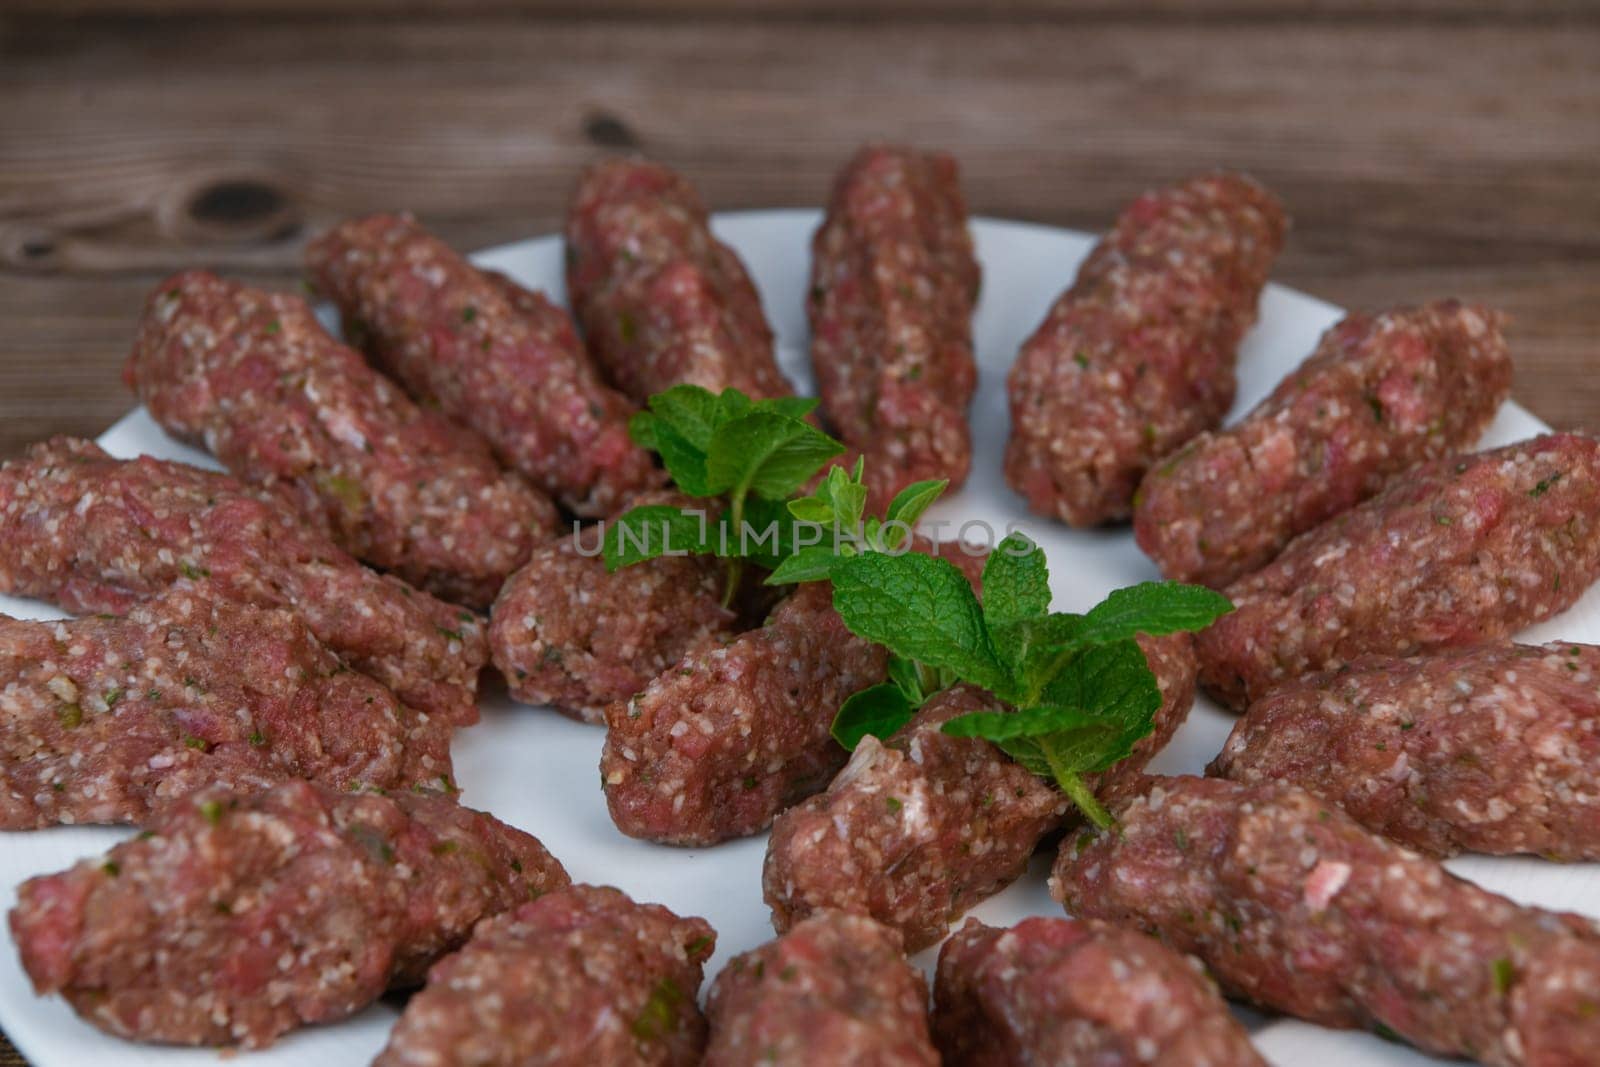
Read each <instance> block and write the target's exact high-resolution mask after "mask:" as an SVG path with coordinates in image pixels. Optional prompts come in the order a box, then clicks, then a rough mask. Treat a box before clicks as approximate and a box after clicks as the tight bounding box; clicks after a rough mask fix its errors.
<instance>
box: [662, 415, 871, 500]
mask: <svg viewBox="0 0 1600 1067" xmlns="http://www.w3.org/2000/svg"><path fill="white" fill-rule="evenodd" d="M657 436H658V438H659V437H660V434H659V431H658V434H657ZM842 451H844V446H842V445H840V444H839V443H838V442H837V441H835V440H834V439H833V438H831V437H829V436H828V435H827V434H825V433H823V432H822V431H821V430H818V429H817V428H816V427H814V426H812V425H811V424H810V423H806V422H801V421H800V420H799V419H793V418H790V417H789V416H787V415H779V414H777V413H775V412H770V411H751V412H748V413H747V414H744V415H741V416H739V417H738V418H736V419H734V420H733V421H732V422H729V423H726V424H725V425H723V426H721V427H719V428H718V429H717V432H716V434H715V436H714V437H713V438H712V441H711V446H710V448H709V449H707V451H706V480H707V482H708V483H709V484H710V486H711V488H712V489H713V490H714V491H716V492H731V493H733V494H734V496H736V497H737V496H739V495H742V494H743V493H745V492H753V493H755V494H756V495H758V496H763V497H766V498H767V499H769V500H781V499H783V498H786V497H788V496H790V495H791V494H793V493H794V491H795V490H797V489H799V488H800V487H801V486H802V485H804V484H805V483H806V482H808V481H810V479H811V477H812V476H813V475H814V474H816V473H817V471H819V470H821V469H822V465H823V464H824V463H826V462H827V461H828V460H829V459H830V458H832V457H833V456H836V455H838V454H839V453H840V452H842ZM663 458H665V456H663Z"/></svg>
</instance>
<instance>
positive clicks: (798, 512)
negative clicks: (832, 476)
mask: <svg viewBox="0 0 1600 1067" xmlns="http://www.w3.org/2000/svg"><path fill="white" fill-rule="evenodd" d="M789 514H791V515H793V516H794V517H795V518H797V519H799V520H800V521H801V522H811V523H816V524H817V525H818V526H832V525H833V504H831V503H830V502H829V501H827V500H824V499H823V498H822V495H821V494H820V493H819V494H818V495H816V496H803V497H801V498H800V499H798V500H791V501H789Z"/></svg>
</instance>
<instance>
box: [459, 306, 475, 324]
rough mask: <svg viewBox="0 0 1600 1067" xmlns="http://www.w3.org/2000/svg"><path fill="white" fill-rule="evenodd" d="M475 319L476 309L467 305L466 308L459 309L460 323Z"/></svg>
mask: <svg viewBox="0 0 1600 1067" xmlns="http://www.w3.org/2000/svg"><path fill="white" fill-rule="evenodd" d="M477 317H478V309H477V308H475V307H473V306H472V305H470V304H468V305H467V306H466V307H464V308H462V309H461V321H462V322H464V323H467V322H471V321H472V320H473V319H475V318H477Z"/></svg>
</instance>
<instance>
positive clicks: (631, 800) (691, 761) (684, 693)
mask: <svg viewBox="0 0 1600 1067" xmlns="http://www.w3.org/2000/svg"><path fill="white" fill-rule="evenodd" d="M887 665H888V653H886V652H885V651H884V650H883V648H882V646H880V645H875V644H873V643H872V642H870V641H866V640H863V639H862V638H859V637H857V636H855V635H854V634H852V633H851V632H850V631H849V630H848V629H847V628H846V627H845V624H844V620H843V619H841V618H840V617H839V613H838V612H836V611H834V610H833V587H832V586H831V585H829V584H828V583H827V582H811V583H807V584H805V585H802V586H799V587H798V588H797V589H796V590H795V592H794V593H793V594H792V595H791V596H789V598H788V599H786V600H784V601H783V603H781V604H779V605H778V606H777V607H776V608H775V609H773V612H772V615H771V616H770V617H769V618H768V620H767V623H766V625H765V626H762V627H760V628H758V629H755V630H751V631H750V632H748V633H744V634H740V635H739V636H738V637H736V638H734V639H733V640H732V641H730V642H729V643H727V644H726V645H722V646H721V647H718V648H713V649H709V650H706V651H702V652H696V653H691V654H689V655H688V656H687V657H685V658H684V659H683V660H682V661H680V662H679V663H678V664H677V665H676V666H674V667H670V668H668V669H667V671H666V672H664V673H663V674H662V675H661V676H660V677H658V678H656V679H655V680H654V681H653V682H651V683H650V684H649V686H647V687H646V688H645V690H644V692H642V693H640V694H639V695H638V696H636V697H633V698H632V699H630V700H621V701H617V702H616V703H614V704H612V705H611V706H610V707H609V708H607V709H606V724H607V726H608V727H609V729H608V730H607V731H606V743H605V749H604V751H603V752H602V754H601V757H600V780H601V782H602V783H603V784H604V786H605V791H606V806H607V807H608V808H609V809H610V811H611V818H612V821H613V822H615V823H616V824H617V828H618V829H619V830H621V831H622V832H623V833H625V834H627V835H628V836H630V837H642V838H645V839H647V840H651V841H660V842H664V843H667V844H674V845H710V844H715V843H716V842H718V841H724V840H727V839H728V838H733V837H746V836H748V835H750V834H754V833H758V832H760V831H761V830H764V829H766V827H767V826H768V825H770V824H771V822H772V820H773V818H774V817H775V816H776V815H777V814H778V813H779V812H780V811H782V810H783V809H784V808H787V807H788V806H789V805H791V804H794V803H796V802H797V801H800V800H802V799H804V798H805V797H808V796H810V795H811V794H812V793H815V792H817V791H818V790H820V789H822V788H823V787H824V786H826V785H827V784H828V780H829V779H830V778H832V777H833V775H834V773H835V772H836V771H837V770H838V769H839V768H840V767H841V766H843V765H844V762H845V757H846V753H845V750H844V749H843V748H841V747H840V746H839V744H838V743H837V742H836V741H834V739H833V737H832V735H831V734H830V733H829V728H830V727H831V726H832V723H833V717H834V715H835V713H837V712H838V710H839V705H840V704H842V703H844V700H845V698H846V697H848V696H850V695H851V694H852V693H855V692H857V691H858V690H861V689H865V688H867V687H868V686H871V685H876V684H877V683H879V682H881V681H883V680H884V677H885V671H886V670H887Z"/></svg>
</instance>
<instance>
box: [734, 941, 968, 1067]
mask: <svg viewBox="0 0 1600 1067" xmlns="http://www.w3.org/2000/svg"><path fill="white" fill-rule="evenodd" d="M927 1001H928V987H927V985H926V983H924V981H923V979H922V975H920V974H918V973H917V971H916V970H915V969H914V968H912V966H911V964H909V963H907V962H906V960H905V957H904V956H903V955H902V954H901V951H900V938H899V936H898V935H897V934H896V933H895V932H894V931H893V930H891V929H889V928H888V927H886V926H882V925H880V924H878V923H875V922H873V921H872V920H871V919H868V918H865V917H863V916H860V915H846V914H843V913H842V912H824V913H822V914H820V915H816V916H813V917H812V918H810V919H807V920H806V921H805V922H803V923H801V924H800V925H798V926H796V927H795V928H794V929H793V930H791V931H789V932H788V933H787V934H784V935H783V936H782V937H780V938H778V939H777V940H776V941H769V942H767V943H766V944H764V945H762V946H761V947H760V948H757V949H753V950H752V951H750V952H746V953H745V954H744V955H742V956H736V957H734V958H733V959H732V960H730V961H729V962H728V965H727V966H726V967H724V968H723V969H722V973H721V974H719V975H717V980H716V981H715V982H714V983H712V986H711V996H710V1000H709V1002H708V1004H707V1006H706V1014H707V1015H708V1016H709V1017H710V1019H711V1046H710V1048H708V1049H707V1050H706V1058H705V1064H706V1067H746V1065H749V1064H758V1063H760V1064H774V1065H776V1067H809V1065H811V1064H824V1063H825V1064H829V1065H830V1067H935V1065H937V1064H938V1062H939V1054H938V1053H937V1052H935V1051H934V1048H933V1042H932V1040H931V1039H930V1038H929V1036H928V1006H927Z"/></svg>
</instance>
